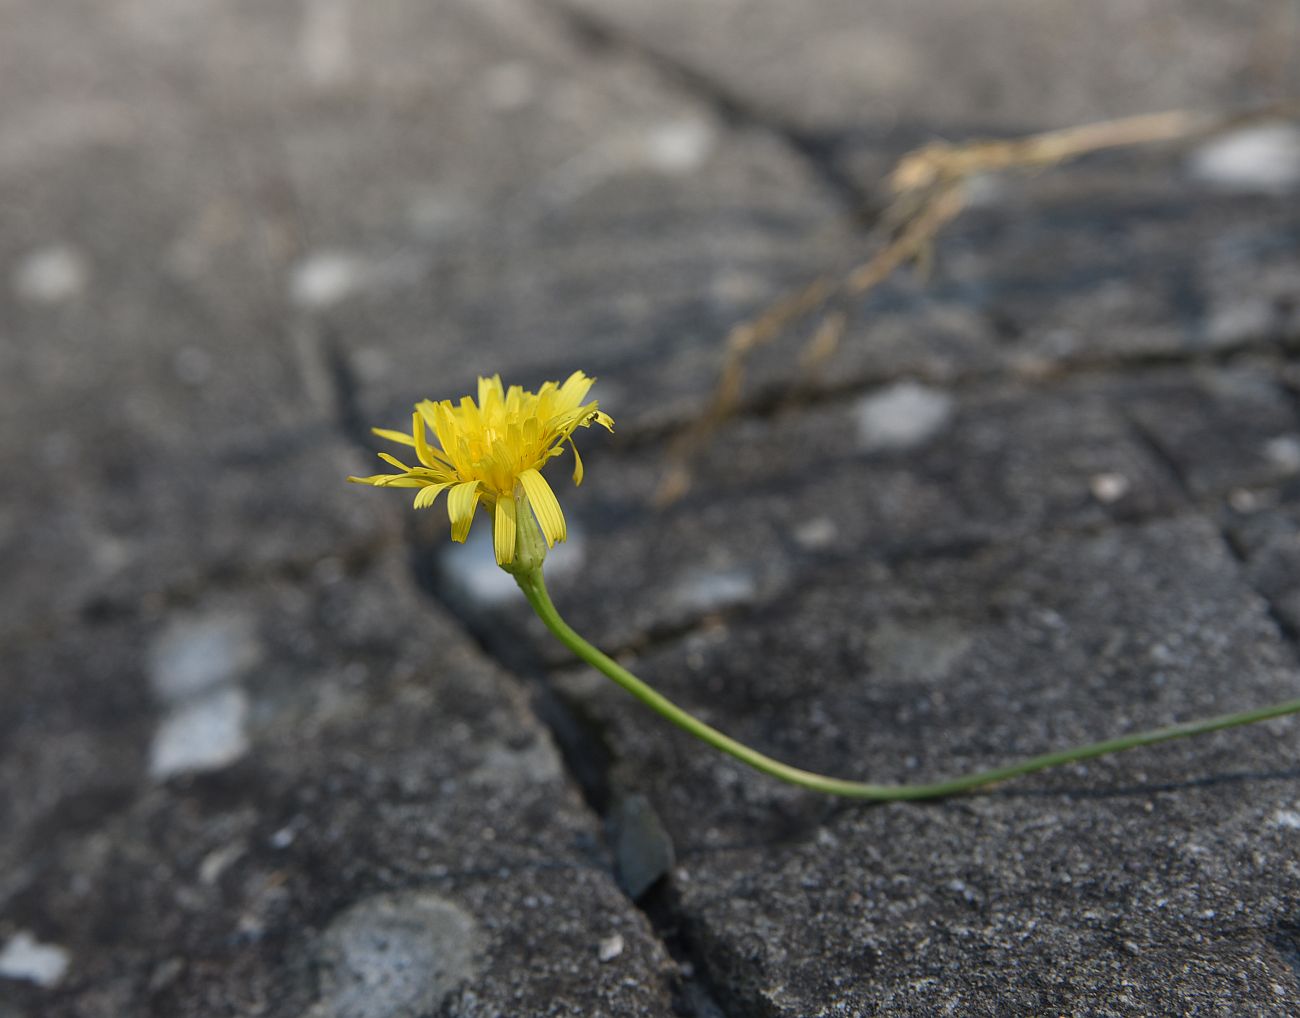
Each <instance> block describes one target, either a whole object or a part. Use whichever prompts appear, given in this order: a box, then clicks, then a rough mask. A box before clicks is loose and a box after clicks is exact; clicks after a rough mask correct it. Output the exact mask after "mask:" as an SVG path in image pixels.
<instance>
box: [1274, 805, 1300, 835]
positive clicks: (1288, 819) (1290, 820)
mask: <svg viewBox="0 0 1300 1018" xmlns="http://www.w3.org/2000/svg"><path fill="white" fill-rule="evenodd" d="M1273 823H1274V824H1275V825H1276V826H1278V827H1283V828H1286V829H1287V830H1292V831H1300V811H1297V810H1293V809H1280V810H1278V811H1277V812H1276V813H1274V814H1273Z"/></svg>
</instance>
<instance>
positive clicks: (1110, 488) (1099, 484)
mask: <svg viewBox="0 0 1300 1018" xmlns="http://www.w3.org/2000/svg"><path fill="white" fill-rule="evenodd" d="M1089 487H1090V488H1091V489H1092V497H1093V498H1095V499H1096V500H1097V501H1098V502H1101V503H1102V504H1103V505H1110V504H1111V503H1113V502H1118V501H1119V500H1120V499H1121V498H1123V497H1124V496H1125V495H1127V494H1128V493H1129V491H1130V490H1131V489H1132V487H1133V482H1132V481H1130V480H1129V479H1128V478H1127V477H1125V476H1124V475H1123V474H1116V473H1105V474H1095V475H1093V478H1092V480H1091V481H1090V482H1089Z"/></svg>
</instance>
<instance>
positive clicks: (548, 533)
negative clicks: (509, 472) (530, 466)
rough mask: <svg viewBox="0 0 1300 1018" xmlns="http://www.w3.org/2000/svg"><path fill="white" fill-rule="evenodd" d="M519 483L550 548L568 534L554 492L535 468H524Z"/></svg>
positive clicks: (562, 513) (562, 512)
mask: <svg viewBox="0 0 1300 1018" xmlns="http://www.w3.org/2000/svg"><path fill="white" fill-rule="evenodd" d="M519 483H520V484H522V485H523V486H524V494H526V495H527V496H528V501H529V502H530V503H531V504H532V507H533V512H534V514H536V516H537V522H538V523H540V524H541V526H542V535H543V536H544V537H545V538H546V546H547V547H548V548H550V547H552V546H553V545H554V544H555V542H556V541H563V540H564V539H565V538H566V537H567V536H568V531H567V530H566V529H565V526H564V511H563V510H562V509H561V508H560V503H559V501H558V500H557V499H556V497H555V492H553V491H552V490H551V486H550V485H549V484H547V483H546V478H545V477H543V476H542V475H541V474H539V473H538V472H537V471H536V470H525V471H523V472H522V473H521V474H520V475H519Z"/></svg>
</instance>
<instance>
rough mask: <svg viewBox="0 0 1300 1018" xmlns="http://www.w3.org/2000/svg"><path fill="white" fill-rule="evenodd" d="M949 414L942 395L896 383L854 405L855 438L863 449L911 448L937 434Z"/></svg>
mask: <svg viewBox="0 0 1300 1018" xmlns="http://www.w3.org/2000/svg"><path fill="white" fill-rule="evenodd" d="M952 413H953V401H952V397H951V396H950V395H948V394H947V393H946V392H941V391H940V390H938V389H932V388H930V387H929V386H925V385H918V384H917V383H915V382H900V383H898V384H897V385H891V386H889V387H888V388H886V389H880V390H878V391H876V392H873V393H872V394H870V395H869V396H866V397H864V398H863V399H862V400H861V401H860V402H859V403H858V408H857V418H858V439H859V442H860V444H861V446H862V447H863V448H864V449H911V448H913V447H915V446H918V445H921V444H922V443H924V442H926V441H927V440H929V439H930V438H933V437H934V436H935V435H936V434H938V432H939V431H941V430H942V429H943V427H944V426H945V425H946V424H947V423H948V421H949V420H950V419H951V417H952Z"/></svg>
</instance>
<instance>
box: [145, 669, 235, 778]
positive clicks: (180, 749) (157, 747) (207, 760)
mask: <svg viewBox="0 0 1300 1018" xmlns="http://www.w3.org/2000/svg"><path fill="white" fill-rule="evenodd" d="M247 723H248V694H247V693H245V692H244V691H243V690H242V689H216V690H214V691H212V692H210V693H207V694H205V695H203V696H200V697H198V698H195V699H190V700H187V701H185V702H184V703H182V704H180V705H178V706H176V707H174V708H173V709H172V710H171V711H170V712H169V713H168V714H167V715H166V716H165V717H164V718H163V720H162V722H161V724H159V726H158V730H157V731H156V732H155V733H154V737H153V745H152V746H151V747H150V753H149V773H150V775H151V776H152V777H154V778H155V779H157V780H159V781H161V780H164V779H166V778H170V777H172V776H173V775H176V774H191V773H195V772H199V771H215V770H220V769H221V768H223V767H228V766H229V765H230V764H232V763H234V762H235V761H236V760H238V759H239V758H240V757H242V756H243V755H244V754H245V753H247V752H248V733H247V730H246V727H247Z"/></svg>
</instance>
